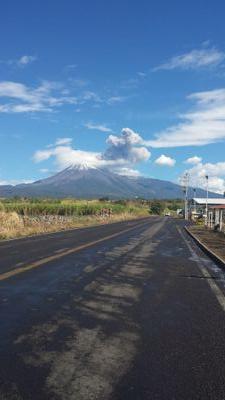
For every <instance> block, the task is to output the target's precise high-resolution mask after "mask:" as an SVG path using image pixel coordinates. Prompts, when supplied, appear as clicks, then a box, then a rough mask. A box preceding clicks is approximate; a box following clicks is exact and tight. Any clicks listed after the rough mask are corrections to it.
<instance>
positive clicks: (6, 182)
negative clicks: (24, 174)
mask: <svg viewBox="0 0 225 400" xmlns="http://www.w3.org/2000/svg"><path fill="white" fill-rule="evenodd" d="M32 182H34V179H9V180H3V179H2V180H1V179H0V185H12V186H15V185H19V184H22V183H32Z"/></svg>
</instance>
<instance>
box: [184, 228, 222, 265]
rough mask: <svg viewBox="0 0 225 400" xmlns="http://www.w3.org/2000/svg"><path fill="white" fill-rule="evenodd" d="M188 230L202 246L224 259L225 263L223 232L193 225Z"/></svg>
mask: <svg viewBox="0 0 225 400" xmlns="http://www.w3.org/2000/svg"><path fill="white" fill-rule="evenodd" d="M188 230H189V231H190V232H191V233H193V234H194V235H195V236H196V237H197V239H199V240H200V241H201V242H202V244H204V245H205V246H207V247H208V249H209V250H210V251H212V252H213V253H215V254H216V255H217V256H219V257H220V258H222V260H224V262H225V235H224V233H222V232H215V231H213V230H209V229H207V228H205V227H204V226H199V225H192V226H189V227H188Z"/></svg>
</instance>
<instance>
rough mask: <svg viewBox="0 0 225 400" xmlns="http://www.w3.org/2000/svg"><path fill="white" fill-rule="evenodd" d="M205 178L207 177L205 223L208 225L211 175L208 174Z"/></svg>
mask: <svg viewBox="0 0 225 400" xmlns="http://www.w3.org/2000/svg"><path fill="white" fill-rule="evenodd" d="M205 179H206V201H205V213H206V218H205V224H206V225H208V198H209V176H208V175H206V176H205Z"/></svg>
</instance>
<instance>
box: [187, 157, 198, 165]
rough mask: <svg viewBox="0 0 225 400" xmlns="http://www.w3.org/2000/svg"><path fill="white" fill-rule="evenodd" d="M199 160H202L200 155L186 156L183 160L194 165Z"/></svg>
mask: <svg viewBox="0 0 225 400" xmlns="http://www.w3.org/2000/svg"><path fill="white" fill-rule="evenodd" d="M201 161H202V158H201V157H198V156H193V157H189V158H187V160H185V161H184V162H185V163H186V164H192V165H196V164H199V163H200V162H201Z"/></svg>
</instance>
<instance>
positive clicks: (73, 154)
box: [33, 128, 151, 176]
mask: <svg viewBox="0 0 225 400" xmlns="http://www.w3.org/2000/svg"><path fill="white" fill-rule="evenodd" d="M143 143H144V140H143V139H142V137H141V136H140V135H139V134H138V133H136V132H134V131H133V130H132V129H129V128H123V129H122V132H121V134H120V135H118V136H116V135H110V136H109V137H108V139H107V140H106V144H107V148H106V150H105V151H103V152H91V151H83V150H78V149H75V148H73V147H72V145H71V139H70V138H66V140H64V139H63V138H60V139H57V141H56V143H55V144H54V145H50V146H48V147H46V148H45V149H43V150H38V151H36V152H35V154H34V156H33V160H34V161H35V162H37V163H38V162H43V161H46V160H49V159H50V158H53V159H54V162H55V164H56V167H57V169H63V168H66V167H68V166H69V165H81V164H84V163H85V164H86V165H89V166H94V167H99V168H108V169H110V170H113V171H114V172H117V173H119V174H126V175H133V176H135V175H138V171H137V170H135V169H134V167H135V165H137V164H139V163H141V162H143V161H147V160H148V159H149V158H150V156H151V153H150V151H149V150H148V148H147V147H146V146H143Z"/></svg>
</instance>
